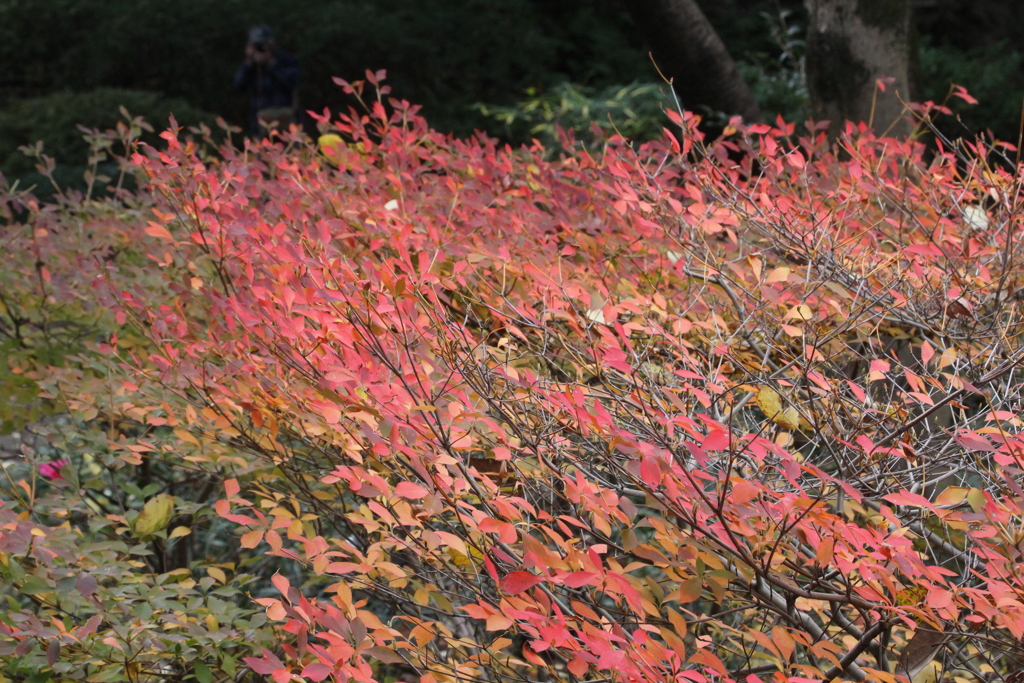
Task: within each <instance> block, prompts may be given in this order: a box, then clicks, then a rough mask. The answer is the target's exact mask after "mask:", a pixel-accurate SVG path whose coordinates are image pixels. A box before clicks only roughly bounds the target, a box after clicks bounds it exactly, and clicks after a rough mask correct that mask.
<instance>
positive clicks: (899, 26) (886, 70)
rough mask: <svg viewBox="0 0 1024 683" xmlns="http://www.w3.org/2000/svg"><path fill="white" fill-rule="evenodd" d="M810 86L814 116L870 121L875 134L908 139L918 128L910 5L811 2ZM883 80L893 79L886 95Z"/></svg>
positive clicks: (896, 1)
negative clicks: (912, 113) (911, 114)
mask: <svg viewBox="0 0 1024 683" xmlns="http://www.w3.org/2000/svg"><path fill="white" fill-rule="evenodd" d="M808 24H809V25H808V29H807V57H806V59H807V86H808V88H809V89H810V93H811V106H812V107H813V110H814V116H815V118H817V119H820V120H825V119H827V120H829V121H830V122H831V123H832V126H831V128H830V131H831V132H832V133H833V134H836V133H838V132H839V131H840V130H842V126H843V124H844V122H845V121H865V122H868V123H869V124H870V126H871V127H872V128H873V129H874V130H875V132H877V133H879V134H882V133H888V134H889V135H906V134H908V133H909V132H910V131H911V129H912V124H911V123H910V120H909V119H908V118H907V112H905V111H904V108H903V104H902V102H900V100H901V99H902V100H903V101H906V102H909V101H910V98H911V92H910V89H911V69H912V59H911V45H912V36H911V24H910V0H810V2H809V17H808ZM881 78H893V79H895V80H894V81H893V82H891V83H889V84H887V85H886V88H885V91H884V92H882V91H881V90H879V89H878V88H877V87H876V82H877V81H878V79H881Z"/></svg>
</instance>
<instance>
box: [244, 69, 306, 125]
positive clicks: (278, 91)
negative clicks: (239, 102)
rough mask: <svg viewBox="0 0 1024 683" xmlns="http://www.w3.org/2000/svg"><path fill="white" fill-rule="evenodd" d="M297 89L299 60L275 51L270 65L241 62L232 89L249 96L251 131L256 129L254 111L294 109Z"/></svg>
mask: <svg viewBox="0 0 1024 683" xmlns="http://www.w3.org/2000/svg"><path fill="white" fill-rule="evenodd" d="M298 86H299V60H298V58H297V57H295V56H294V55H290V54H288V53H286V52H276V53H274V59H273V61H272V62H271V63H270V64H255V63H248V62H245V63H243V64H242V66H240V67H239V68H238V72H237V73H236V74H235V88H236V89H237V90H242V91H248V92H249V94H250V98H251V100H250V112H249V126H250V129H251V130H253V131H256V130H258V124H257V122H256V112H258V111H260V110H262V109H269V108H276V107H293V106H294V104H295V89H296V88H297V87H298ZM297 119H298V112H296V120H297Z"/></svg>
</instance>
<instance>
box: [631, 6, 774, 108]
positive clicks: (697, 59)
mask: <svg viewBox="0 0 1024 683" xmlns="http://www.w3.org/2000/svg"><path fill="white" fill-rule="evenodd" d="M625 5H626V7H628V8H629V13H630V14H631V15H632V17H633V21H634V22H636V25H637V27H638V28H639V29H640V31H641V33H642V34H643V36H644V37H645V38H646V39H647V41H648V42H649V43H650V45H651V48H652V51H653V53H654V59H655V61H656V62H657V64H658V68H659V69H661V72H662V73H663V74H664V75H665V76H666V77H667V78H670V79H672V85H673V87H674V89H675V91H676V94H677V95H678V96H679V98H680V99H681V100H682V104H683V106H684V107H686V108H687V109H691V110H692V109H693V108H694V107H696V106H697V105H705V106H707V107H710V108H711V109H713V110H715V111H721V112H725V113H726V114H730V115H736V114H738V115H740V116H742V117H743V118H744V119H745V120H747V121H759V120H761V118H762V116H761V109H760V108H759V107H758V106H757V102H756V101H754V96H753V95H752V94H751V92H750V88H749V87H747V83H746V81H744V80H743V77H742V76H741V75H740V72H739V69H737V68H736V62H734V61H733V59H732V57H731V56H730V55H729V51H728V50H726V48H725V44H724V43H723V42H722V39H721V38H719V37H718V34H717V33H715V29H714V27H713V26H711V22H709V21H708V19H707V17H705V16H704V13H703V12H701V11H700V8H699V7H698V6H697V3H696V0H628V1H627V2H626V3H625Z"/></svg>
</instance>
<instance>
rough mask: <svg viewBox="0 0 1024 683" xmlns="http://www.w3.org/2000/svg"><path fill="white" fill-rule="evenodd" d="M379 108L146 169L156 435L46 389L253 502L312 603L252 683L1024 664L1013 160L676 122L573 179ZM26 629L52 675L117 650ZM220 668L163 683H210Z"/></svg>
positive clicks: (67, 391) (52, 386) (16, 527)
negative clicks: (716, 136)
mask: <svg viewBox="0 0 1024 683" xmlns="http://www.w3.org/2000/svg"><path fill="white" fill-rule="evenodd" d="M378 77H379V75H371V78H370V82H371V84H372V85H377V83H376V81H377V79H378ZM343 85H344V87H345V88H346V89H347V90H348V91H349V92H350V93H351V94H353V95H355V96H357V97H358V98H359V101H360V103H362V105H363V108H362V109H358V108H357V109H353V110H352V111H350V112H349V113H348V114H345V115H342V116H340V117H337V118H331V117H329V116H328V115H326V114H325V115H324V116H323V117H322V118H319V119H318V122H319V125H320V128H321V131H322V133H324V134H325V137H323V138H321V144H320V145H319V146H316V145H312V144H310V143H309V142H308V141H307V140H305V139H304V138H303V137H302V136H301V134H300V133H298V132H296V131H293V132H290V133H285V134H282V135H280V136H277V137H275V138H274V139H271V140H262V141H258V142H257V141H252V142H250V143H249V144H247V146H246V147H245V148H244V149H237V148H231V147H227V148H222V149H221V150H220V155H219V156H218V157H216V158H211V157H207V156H201V155H200V154H199V153H198V151H197V149H198V148H197V145H196V144H195V143H193V142H185V141H183V140H182V139H181V136H180V135H178V134H177V133H176V132H175V131H173V130H172V131H169V132H167V133H164V136H163V137H164V139H165V141H166V148H164V149H160V150H157V149H153V148H141V149H140V150H139V152H138V153H137V154H136V155H135V156H134V158H133V159H132V162H133V163H134V165H135V167H136V168H137V169H138V172H139V173H140V175H141V177H142V179H143V189H142V192H143V193H145V196H146V197H148V198H149V200H150V201H151V202H152V207H151V209H149V216H148V217H147V218H145V220H144V222H145V226H144V227H142V226H141V225H140V234H139V241H140V244H144V245H145V246H144V250H145V252H146V254H147V255H148V263H147V265H146V267H145V269H144V270H145V272H146V273H147V275H146V276H145V277H139V276H130V274H129V273H128V272H127V271H125V270H124V269H123V268H121V267H120V266H119V265H118V264H116V263H115V264H111V265H108V266H107V267H105V268H103V269H102V273H100V277H98V278H97V279H96V282H95V291H96V293H97V297H98V299H99V298H106V299H107V300H109V303H110V306H111V308H112V310H113V311H114V312H115V314H116V320H115V326H120V328H119V330H120V331H119V333H118V334H117V335H114V336H113V337H112V338H111V339H108V340H106V343H104V344H103V345H102V347H101V348H99V349H98V351H97V356H96V358H97V360H96V361H95V362H96V363H100V362H101V360H99V359H103V360H102V362H106V363H108V365H107V367H108V368H109V373H110V377H114V378H115V379H114V380H111V379H110V378H109V377H108V378H107V381H114V382H115V384H114V386H116V393H117V399H116V400H108V399H107V398H105V397H104V396H102V395H101V394H100V393H99V392H96V391H94V390H91V389H90V388H89V387H88V386H84V388H83V385H80V384H79V378H80V377H81V374H80V373H79V374H75V373H74V372H67V371H66V372H63V374H61V373H55V374H54V375H53V376H52V377H50V378H49V379H47V380H41V381H42V383H43V384H44V385H45V387H47V392H48V393H47V394H46V395H47V396H49V397H51V398H53V400H58V398H59V399H60V400H63V401H64V402H65V405H66V406H68V407H69V408H70V410H71V412H72V414H73V415H76V416H80V417H85V418H86V419H92V420H102V419H107V420H112V416H113V415H114V414H115V413H116V415H117V424H116V425H113V426H111V427H110V428H109V430H108V434H109V436H110V439H108V442H109V443H110V444H112V445H113V447H114V448H115V449H116V450H117V452H119V453H121V459H122V460H121V461H122V462H123V463H124V467H142V466H143V465H144V464H145V463H146V462H148V461H149V460H150V459H156V458H159V459H160V460H161V461H164V460H170V461H174V460H175V458H179V460H178V461H177V465H176V466H179V467H188V468H194V469H195V470H196V471H202V472H203V473H205V474H204V476H205V477H207V478H209V477H214V476H217V477H220V478H221V479H222V480H223V494H224V495H223V498H222V499H221V500H219V501H218V502H217V503H216V506H215V510H216V513H217V515H219V517H220V518H221V519H222V520H225V521H226V522H230V523H231V524H232V525H234V526H235V527H236V528H237V533H238V534H239V536H238V540H237V543H238V544H240V546H241V548H243V549H245V550H246V551H249V552H251V553H253V555H254V556H267V557H269V558H272V559H273V560H274V562H275V563H276V564H275V565H274V567H276V568H278V569H279V570H280V571H279V573H276V574H274V575H273V577H272V578H268V579H265V580H263V582H262V583H263V587H264V588H265V589H267V590H265V591H264V592H262V593H260V592H259V591H253V595H254V596H255V601H256V603H258V604H259V605H260V606H261V608H263V609H265V610H266V616H267V618H268V619H269V620H270V621H271V622H273V623H275V624H276V625H277V627H278V628H279V629H280V630H281V632H282V633H284V634H286V635H285V636H284V637H282V638H279V639H278V641H277V643H276V645H273V646H271V645H266V646H265V647H263V649H261V650H260V652H259V653H258V654H255V655H253V656H251V657H248V658H246V659H244V661H245V663H246V665H247V666H248V667H249V669H251V671H252V672H255V673H256V674H265V675H267V676H270V677H272V678H273V679H274V680H275V681H277V682H278V683H285V682H286V681H289V680H309V681H322V680H336V681H349V680H357V681H367V682H369V681H374V680H378V681H394V680H402V681H408V680H419V681H421V683H448V682H454V681H462V680H471V681H477V680H479V681H499V680H501V681H505V680H522V681H535V680H552V679H557V680H564V681H577V680H578V681H613V680H614V681H631V682H639V681H666V680H672V681H695V682H697V683H700V682H702V681H718V680H737V681H747V682H749V683H754V682H755V681H787V680H788V681H819V680H831V679H833V678H836V677H846V678H850V679H854V680H864V679H870V680H878V681H897V680H900V677H901V676H908V675H909V676H913V675H922V674H921V672H925V673H929V672H930V673H933V674H935V675H940V674H941V675H945V676H946V677H947V680H953V679H954V677H957V678H960V679H963V680H982V679H992V678H995V679H998V677H1000V676H1005V675H1009V674H1011V673H1012V672H1014V671H1016V670H1017V669H1018V668H1019V667H1020V666H1021V664H1020V663H1021V661H1024V660H1022V659H1020V657H1021V654H1022V653H1021V651H1020V650H1021V647H1020V641H1021V637H1022V636H1024V603H1022V597H1024V594H1022V590H1024V580H1022V577H1021V574H1020V569H1019V564H1020V560H1021V542H1022V540H1024V531H1022V527H1021V523H1022V516H1024V490H1022V489H1021V482H1020V476H1021V470H1020V467H1021V458H1022V450H1021V449H1022V446H1024V437H1022V436H1021V435H1020V432H1021V426H1022V425H1021V418H1020V416H1019V410H1020V406H1019V401H1020V394H1021V382H1020V380H1021V379H1024V376H1022V371H1021V368H1020V364H1021V360H1022V358H1024V347H1022V346H1021V344H1020V341H1019V339H1020V335H1021V333H1022V332H1024V328H1022V327H1021V325H1022V316H1021V311H1020V306H1021V304H1020V299H1021V298H1024V297H1022V296H1020V295H1019V292H1021V291H1022V290H1021V288H1022V287H1024V282H1021V278H1022V277H1024V275H1022V271H1021V266H1022V257H1021V247H1020V246H1019V245H1020V242H1021V235H1020V234H1019V232H1020V228H1019V219H1020V213H1021V207H1020V187H1019V177H1018V176H1017V175H1016V174H1015V173H1013V172H1012V171H1007V170H1006V169H1007V168H1015V165H1014V159H1013V155H1014V154H1015V150H1014V149H1013V148H1012V147H1011V146H1009V145H1005V144H1002V145H999V144H996V145H989V146H985V145H984V144H982V143H978V144H977V145H975V146H973V147H968V146H962V147H957V148H951V147H948V146H944V145H943V144H942V142H941V140H939V141H938V142H937V144H936V147H937V149H932V150H928V149H927V148H926V146H925V145H924V144H923V143H922V142H920V141H915V140H907V141H905V140H895V139H887V138H876V137H874V136H873V135H872V134H870V133H869V132H868V131H867V129H866V127H863V126H861V127H859V128H858V127H857V126H855V125H852V124H851V125H848V126H847V130H846V133H845V135H844V136H843V137H842V138H841V139H840V140H839V141H836V142H832V141H829V140H828V139H827V138H826V136H825V134H824V133H823V132H821V131H822V129H821V128H820V127H815V126H809V128H808V131H807V133H806V134H798V133H797V132H796V128H795V126H793V125H790V124H785V123H782V122H779V123H778V124H777V125H776V126H767V125H755V126H743V125H741V124H739V123H738V122H734V124H733V125H732V126H731V127H730V129H728V130H727V131H726V134H725V137H723V138H722V139H720V140H715V141H706V140H704V139H702V137H701V135H700V134H699V133H698V132H697V129H696V117H694V116H693V115H692V114H689V113H676V112H671V111H670V112H668V113H667V119H666V124H667V125H668V127H667V128H666V130H665V134H664V136H663V137H662V138H661V139H660V140H658V141H656V142H652V143H646V144H643V145H631V144H630V143H628V142H627V141H625V140H623V139H621V138H616V137H613V138H610V139H609V140H608V141H607V143H606V144H605V145H604V147H603V148H601V149H599V150H597V151H594V150H593V149H590V150H589V151H586V150H580V151H578V152H577V153H570V152H566V153H563V154H562V155H561V157H560V158H559V159H557V160H550V159H549V156H550V155H549V154H548V153H547V152H546V150H544V149H543V148H542V147H540V146H539V145H535V146H534V147H532V148H523V149H518V150H514V149H510V148H507V147H506V148H502V147H499V145H498V144H497V143H496V142H495V141H493V140H490V139H487V138H485V137H482V136H481V137H477V138H474V139H470V140H457V139H452V138H449V137H445V136H443V135H440V134H438V133H436V132H434V131H432V130H431V129H430V128H429V127H428V126H427V124H426V122H425V121H424V120H423V119H421V118H420V117H418V116H417V114H416V108H415V107H412V106H410V105H408V104H407V103H404V102H396V101H390V102H387V101H385V99H384V97H383V96H382V95H383V94H384V93H382V92H381V90H386V89H384V88H381V90H377V91H376V96H374V93H373V92H371V89H370V88H367V87H366V84H364V83H356V84H347V83H343ZM934 109H935V108H934V107H931V106H930V105H926V106H924V107H920V108H918V115H920V116H922V117H928V116H930V115H932V114H933V113H934ZM1003 156H1009V157H1010V160H1009V163H1007V164H1002V165H1000V164H997V163H994V161H993V160H994V159H996V158H1001V157H1003ZM140 248H142V247H140ZM128 330H134V331H135V334H138V335H141V336H142V337H144V338H145V340H146V341H145V343H143V342H137V343H134V344H133V345H131V346H125V345H124V343H123V340H124V338H125V336H124V335H125V332H127V331H128ZM132 424H135V425H136V427H134V428H131V425H132ZM146 425H148V427H145V428H143V427H144V426H146ZM157 436H159V439H160V440H157ZM71 458H72V464H71V465H70V466H69V467H76V466H77V467H80V466H81V462H82V461H81V458H80V456H79V455H77V454H74V453H72V454H71ZM176 493H177V495H181V494H180V493H178V492H176ZM140 504H141V501H140ZM21 505H22V506H21V507H19V503H18V502H16V501H15V502H11V503H8V504H6V505H5V508H7V509H9V511H10V514H11V515H16V514H17V513H19V512H20V513H21V515H20V517H19V518H18V520H16V521H10V522H8V526H7V527H4V529H5V531H4V532H3V533H5V534H14V533H19V534H22V538H25V537H26V536H25V534H28V535H36V536H38V537H39V538H40V541H39V542H38V543H37V544H29V545H27V546H26V545H24V544H23V545H22V546H18V548H17V551H16V552H17V553H19V554H23V555H24V556H25V558H26V559H27V558H33V560H34V561H35V562H36V563H38V564H39V565H45V564H47V563H50V562H52V560H51V559H48V558H49V555H47V552H48V551H47V539H48V538H49V536H48V534H49V533H52V532H51V531H49V530H48V529H52V528H53V527H54V526H56V525H54V524H53V523H52V522H49V524H50V526H49V527H47V526H46V525H47V522H46V521H45V520H41V519H37V518H36V517H33V511H32V510H31V509H28V508H26V507H24V504H21ZM137 514H138V511H137V510H136V511H134V512H133V513H132V514H131V519H135V518H136V515H137ZM12 519H13V518H12ZM131 519H128V518H127V517H123V518H122V519H120V520H115V521H117V522H118V523H119V524H120V525H121V531H120V532H119V533H123V534H129V533H131V529H132V524H131ZM69 521H73V520H69ZM34 530H38V533H36V531H34ZM161 533H163V532H161ZM10 558H11V556H10V555H4V556H3V557H0V560H2V561H4V562H5V563H9V562H10V561H11V559H10ZM223 574H224V573H223V571H221V575H222V576H223ZM4 623H6V624H7V626H6V627H0V628H6V631H5V632H6V637H7V638H8V639H9V641H10V642H12V643H20V644H19V645H18V647H19V648H22V649H24V650H25V651H28V650H29V649H31V648H33V647H37V648H41V650H42V651H47V649H48V647H50V646H49V645H48V643H52V642H59V643H61V644H62V647H63V646H64V645H66V644H69V643H71V642H72V641H74V639H75V638H76V637H77V636H76V632H75V631H73V630H72V628H73V627H77V626H78V625H77V624H71V623H66V624H65V627H66V630H64V629H62V630H61V632H60V633H55V632H53V631H46V632H29V631H27V630H26V629H24V628H23V627H21V626H20V625H19V624H12V623H9V621H5V622H4ZM115 640H116V637H115ZM25 643H28V644H27V645H26V644H25ZM158 650H159V648H155V649H154V650H153V651H152V652H147V653H146V655H145V656H144V657H141V660H146V661H149V660H152V659H154V658H157V659H158V658H159V657H160V656H161V655H160V654H159V652H158ZM60 652H63V650H60V651H58V652H57V654H59V653H60ZM4 656H5V655H3V654H0V657H4ZM55 658H57V657H56V655H55ZM147 658H149V659H148V660H147ZM51 664H52V662H51ZM178 666H179V668H178V669H173V670H171V669H165V670H162V672H161V671H158V670H156V669H155V668H154V667H151V668H150V669H145V668H143V669H136V670H135V671H134V675H135V677H134V678H133V677H132V675H128V674H126V676H127V679H128V680H133V681H134V680H139V679H140V677H143V676H149V678H148V679H147V680H158V679H160V678H161V677H163V678H165V679H167V680H170V679H173V678H174V676H178V677H187V676H190V675H196V673H193V672H191V671H189V670H188V668H187V665H186V666H185V667H184V668H181V667H180V665H178ZM204 666H207V665H205V664H204ZM208 674H209V671H208V672H207V675H208ZM215 675H216V676H218V679H217V680H223V678H220V677H221V676H227V677H231V676H235V675H237V676H242V675H244V672H240V673H235V674H232V673H231V672H227V671H223V672H222V671H220V670H217V671H215ZM201 683H204V682H203V681H201Z"/></svg>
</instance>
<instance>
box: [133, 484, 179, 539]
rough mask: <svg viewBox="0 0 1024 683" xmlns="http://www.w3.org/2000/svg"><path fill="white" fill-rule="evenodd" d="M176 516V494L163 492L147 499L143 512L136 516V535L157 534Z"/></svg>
mask: <svg viewBox="0 0 1024 683" xmlns="http://www.w3.org/2000/svg"><path fill="white" fill-rule="evenodd" d="M173 516H174V496H172V495H170V494H167V493H161V494H160V495H158V496H153V497H152V498H150V499H149V500H147V501H146V504H145V506H143V508H142V512H140V513H139V516H138V517H136V518H135V535H136V536H148V535H149V534H155V533H156V532H158V531H160V530H161V529H163V528H164V527H166V526H167V525H168V524H169V523H170V522H171V517H173Z"/></svg>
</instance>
